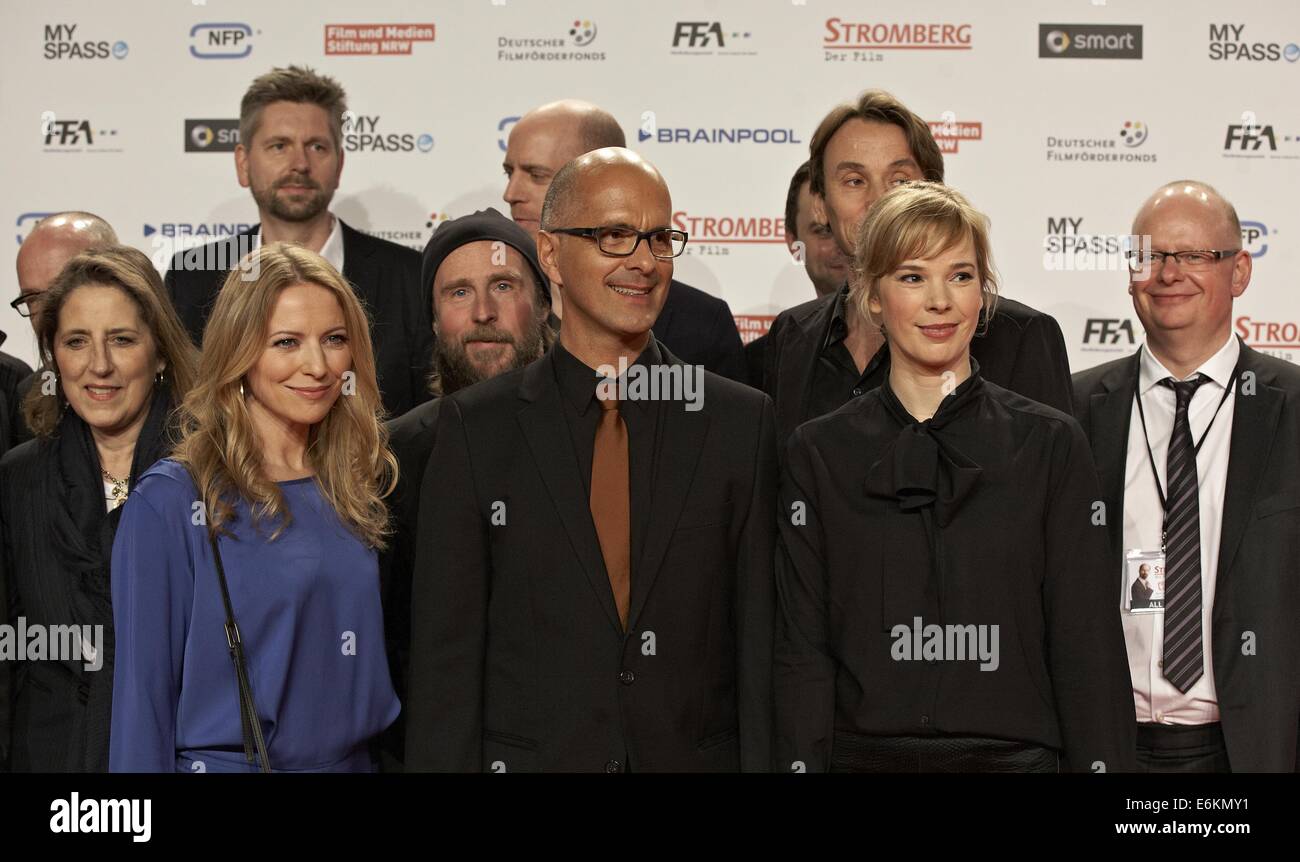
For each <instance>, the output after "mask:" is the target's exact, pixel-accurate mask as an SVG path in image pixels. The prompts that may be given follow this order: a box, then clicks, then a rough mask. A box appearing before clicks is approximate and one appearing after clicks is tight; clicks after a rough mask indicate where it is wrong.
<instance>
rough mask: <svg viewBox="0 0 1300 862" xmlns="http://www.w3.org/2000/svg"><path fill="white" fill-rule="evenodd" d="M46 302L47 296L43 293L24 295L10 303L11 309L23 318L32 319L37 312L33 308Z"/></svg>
mask: <svg viewBox="0 0 1300 862" xmlns="http://www.w3.org/2000/svg"><path fill="white" fill-rule="evenodd" d="M44 300H45V295H44V294H43V293H24V294H22V295H21V296H19V297H18V298H17V299H15V300H14V301H13V302H11V303H9V307H10V308H12V309H13V310H14V311H16V312H18V314H19V316H21V317H31V316H32V313H33V312H34V311H35V310H36V309H34V308H32V306H34V305H36V304H37V303H38V302H43V301H44Z"/></svg>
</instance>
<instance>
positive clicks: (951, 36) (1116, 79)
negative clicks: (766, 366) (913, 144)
mask: <svg viewBox="0 0 1300 862" xmlns="http://www.w3.org/2000/svg"><path fill="white" fill-rule="evenodd" d="M0 8H3V27H0V118H2V119H3V127H4V129H5V132H4V134H3V135H2V136H0V141H2V142H3V144H2V146H3V151H2V152H0V156H2V158H0V171H3V185H2V186H0V208H2V210H0V217H2V218H3V219H4V220H5V222H6V223H7V224H8V225H9V226H10V229H9V234H10V235H11V236H12V237H13V239H12V240H4V242H8V243H9V245H7V246H6V247H7V248H8V249H9V255H8V256H7V261H6V263H5V264H4V267H5V269H4V275H3V281H0V284H3V287H4V291H5V293H4V298H5V299H6V300H7V299H10V298H13V297H15V296H17V293H18V288H17V282H16V278H15V274H14V270H13V265H12V260H13V258H12V255H13V254H14V253H15V252H16V250H17V244H18V243H20V242H21V241H22V238H23V236H24V235H25V234H26V232H27V231H28V230H30V228H31V225H32V223H34V221H35V220H36V219H38V218H39V217H40V216H41V215H43V214H45V213H49V212H54V211H58V210H64V209H87V210H91V211H93V212H96V213H99V214H100V215H103V216H104V217H105V218H107V219H108V220H109V221H110V222H112V224H113V225H114V226H115V228H116V229H117V231H118V233H119V235H120V236H121V237H122V239H123V240H124V241H125V242H128V243H131V244H134V245H136V246H138V247H140V248H141V249H142V250H144V251H146V252H147V253H149V254H150V255H151V256H152V257H153V258H154V260H155V262H156V263H157V264H158V266H159V267H160V268H162V267H165V265H166V261H167V260H168V258H169V257H170V254H171V252H172V251H173V250H174V249H175V248H177V247H179V244H181V243H184V242H195V241H203V240H207V239H210V238H212V237H213V236H221V235H225V234H229V233H231V232H235V231H238V230H241V229H243V228H244V227H246V226H247V225H249V224H251V223H253V222H255V221H256V220H257V215H256V210H255V208H254V206H253V202H252V199H251V197H250V195H249V194H248V192H247V191H246V190H244V189H242V188H240V187H239V185H238V183H237V182H236V179H235V171H234V164H233V162H234V159H233V155H232V150H233V147H234V143H235V141H236V136H237V133H236V118H237V116H238V106H239V99H240V97H241V95H242V94H243V91H244V89H245V87H246V86H247V85H248V83H249V81H251V80H252V79H253V78H254V77H255V76H257V75H258V74H260V73H262V72H264V71H267V70H269V69H270V68H271V67H272V66H277V65H287V64H289V63H297V64H306V65H309V66H312V67H314V68H316V69H317V70H319V71H322V72H325V73H328V74H330V75H333V76H335V77H336V78H337V79H338V80H339V81H340V82H341V83H342V84H343V85H344V86H345V88H346V89H347V92H348V99H349V106H350V108H351V110H352V111H353V112H354V115H353V117H352V118H351V121H350V123H349V128H350V132H349V135H348V137H347V141H346V147H345V148H346V160H345V167H344V171H343V179H342V184H341V187H340V189H339V193H338V194H337V196H336V197H335V200H334V205H333V209H334V211H335V213H336V214H338V215H339V216H341V217H342V218H343V219H344V220H346V221H348V222H349V223H351V224H352V225H354V226H355V227H358V228H361V229H363V230H367V231H370V232H372V233H375V234H377V235H379V236H383V237H387V238H389V239H392V240H394V241H397V242H400V243H404V244H407V245H410V246H411V247H413V248H420V247H423V245H424V242H425V240H426V239H427V238H428V236H429V235H430V233H431V232H432V230H433V228H434V227H435V226H436V225H437V223H438V222H439V221H440V220H443V219H446V218H449V217H456V216H459V215H463V214H465V213H468V212H471V211H473V210H476V209H479V208H481V207H484V206H496V207H498V208H500V209H502V210H503V211H507V212H508V208H507V207H506V205H505V204H504V203H503V202H502V200H501V194H502V192H503V191H504V188H505V178H504V176H503V173H502V169H501V159H502V156H503V154H504V146H505V139H506V136H507V135H508V133H509V129H510V127H511V125H512V123H513V122H514V120H515V118H517V117H518V116H519V115H520V114H522V113H524V112H525V111H527V110H528V109H530V108H531V107H534V106H536V105H538V104H541V103H543V102H547V101H551V100H554V99H559V98H565V97H572V98H581V99H587V100H590V101H593V102H596V103H597V104H600V105H602V106H603V107H605V108H607V109H608V110H610V111H611V112H613V113H614V115H615V116H616V117H618V119H619V121H620V122H621V123H622V124H623V127H624V129H625V130H626V133H627V135H628V139H629V146H633V147H635V148H636V149H638V150H639V151H640V152H641V153H642V154H643V155H644V156H645V157H647V158H648V159H650V160H651V161H652V162H654V163H655V164H656V165H657V166H658V167H659V168H660V170H661V171H662V172H663V174H664V176H665V177H666V178H667V180H668V183H669V187H670V189H671V192H672V198H673V209H674V220H675V221H676V222H677V223H678V226H679V227H681V228H682V229H684V230H687V231H688V232H689V233H690V235H691V244H690V248H689V250H688V253H687V255H686V256H684V257H682V258H680V259H679V260H678V264H677V276H678V277H679V278H681V279H682V280H684V281H686V282H688V283H690V284H693V285H695V286H697V287H699V288H702V289H704V290H707V291H709V292H711V293H714V294H716V295H718V296H721V297H723V298H724V299H726V300H727V302H728V303H730V305H731V308H732V310H733V312H734V313H735V314H736V316H737V319H738V323H739V325H740V326H741V329H742V333H743V334H744V335H745V337H746V338H747V339H748V338H750V337H753V336H754V335H756V334H757V333H759V332H761V331H763V329H764V328H765V327H766V325H767V323H768V321H770V319H771V316H772V315H774V314H775V313H776V312H778V311H779V310H781V309H782V308H785V307H788V306H790V305H793V304H795V303H798V302H801V301H803V300H805V299H807V298H810V297H811V296H812V288H811V285H810V284H809V282H808V281H807V278H806V277H805V275H804V273H803V271H802V270H801V269H800V267H799V266H798V264H797V263H795V262H794V261H793V260H792V258H791V255H790V254H789V252H788V251H787V249H786V248H785V246H784V244H783V242H782V234H783V231H782V226H783V220H782V210H783V206H784V199H785V192H786V188H787V184H788V182H789V178H790V175H791V173H792V172H793V171H794V169H795V168H796V167H797V166H798V165H799V163H800V162H801V161H803V160H804V159H805V158H807V154H808V141H809V139H810V137H811V135H812V131H813V129H814V127H815V126H816V124H817V121H818V120H819V119H820V118H821V116H822V115H823V114H824V113H825V112H826V111H827V110H828V109H829V108H830V107H831V106H832V105H834V104H835V103H837V102H840V101H844V100H849V99H852V98H853V97H854V96H855V95H856V94H857V93H858V92H859V91H861V90H862V89H865V88H868V87H883V88H886V89H889V90H891V91H892V92H894V93H895V94H896V95H897V96H899V97H900V98H901V99H902V100H903V101H904V102H906V103H907V104H908V105H909V106H910V107H911V108H912V109H913V110H915V111H917V112H918V113H920V114H921V115H923V116H924V117H925V118H926V119H928V120H930V121H931V122H932V124H933V125H932V127H933V128H934V130H935V133H936V136H937V137H938V139H939V141H940V143H941V144H942V146H943V148H944V150H945V153H946V156H945V158H946V162H947V174H948V182H949V183H950V184H952V185H954V186H956V187H957V188H959V189H961V190H962V191H963V192H964V193H965V194H966V195H967V196H968V197H969V198H970V199H971V200H972V201H973V202H974V203H975V204H976V205H977V206H978V207H980V208H981V209H982V210H983V211H984V212H986V213H988V215H989V216H990V217H991V219H992V224H993V239H994V247H995V248H994V250H995V257H996V263H997V266H998V268H999V270H1000V272H1001V276H1002V285H1003V292H1004V293H1005V294H1006V295H1008V296H1011V297H1014V298H1016V299H1019V300H1021V301H1024V302H1027V303H1029V304H1031V305H1034V306H1036V307H1038V308H1040V309H1042V310H1045V311H1047V312H1049V313H1051V314H1053V315H1055V316H1056V318H1057V319H1058V320H1059V321H1060V323H1061V326H1062V329H1063V330H1064V332H1065V336H1066V340H1067V343H1068V345H1069V350H1070V360H1071V363H1072V366H1073V367H1074V368H1075V369H1076V370H1077V369H1081V368H1086V367H1088V366H1090V365H1093V364H1096V363H1098V362H1102V361H1105V360H1107V359H1110V358H1113V357H1115V356H1117V355H1121V354H1123V353H1127V352H1130V351H1132V350H1134V349H1135V348H1136V346H1137V345H1138V344H1139V343H1141V340H1142V331H1141V327H1140V325H1139V323H1138V321H1137V318H1136V316H1135V315H1134V313H1133V309H1132V306H1131V304H1130V303H1129V298H1128V296H1127V294H1126V292H1125V285H1126V274H1125V272H1124V271H1123V262H1122V260H1121V258H1120V256H1119V254H1118V252H1119V248H1118V237H1119V236H1121V235H1123V234H1126V233H1127V231H1128V226H1129V223H1130V221H1131V219H1132V216H1133V213H1134V210H1135V209H1136V207H1137V206H1138V204H1139V203H1140V202H1141V201H1142V199H1143V198H1144V197H1145V196H1146V195H1147V194H1148V193H1149V192H1150V191H1151V190H1152V189H1154V188H1155V187H1156V186H1158V185H1159V184H1161V183H1163V182H1166V181H1169V180H1173V179H1178V178H1188V177H1191V178H1197V179H1203V180H1206V181H1208V182H1210V183H1212V184H1214V185H1215V186H1217V187H1218V188H1219V189H1220V190H1221V191H1222V192H1223V193H1224V194H1225V195H1226V196H1227V197H1228V198H1229V199H1230V200H1232V201H1233V202H1234V203H1235V204H1236V206H1237V208H1238V211H1239V213H1240V216H1241V218H1242V224H1243V231H1242V232H1243V236H1242V242H1243V244H1244V245H1245V247H1247V248H1249V249H1250V250H1251V251H1252V252H1253V253H1254V255H1255V257H1256V264H1255V273H1254V278H1253V281H1252V283H1251V285H1250V288H1249V290H1248V291H1247V293H1246V294H1245V296H1244V297H1243V298H1242V299H1240V300H1239V301H1238V302H1237V306H1236V311H1235V321H1234V324H1235V327H1236V330H1237V331H1238V332H1239V333H1240V334H1241V335H1242V336H1243V337H1244V338H1245V339H1246V340H1247V342H1248V343H1249V344H1251V345H1252V346H1255V347H1257V348H1260V349H1263V350H1266V351H1268V352H1270V353H1273V354H1275V355H1279V356H1282V357H1284V358H1287V359H1291V360H1293V361H1296V360H1300V291H1297V289H1296V286H1295V283H1296V278H1295V275H1294V273H1295V271H1296V264H1297V262H1298V260H1300V258H1298V255H1300V252H1298V250H1297V248H1296V246H1295V243H1294V242H1293V241H1292V239H1291V237H1292V234H1293V232H1294V230H1295V227H1296V225H1297V223H1298V222H1300V217H1298V216H1297V209H1296V206H1295V201H1296V196H1297V190H1298V188H1300V107H1298V105H1300V103H1298V102H1297V99H1296V92H1297V82H1300V45H1298V44H1297V43H1300V4H1297V3H1295V2H1293V0H1285V2H1283V0H1271V2H1265V0H1243V2H1234V3H1222V2H1210V0H1190V2H1174V0H1162V1H1161V2H1155V0H1148V2H1133V0H1129V2H1123V0H1069V2H1065V0H1058V2H1028V0H1008V2H991V0H990V2H981V3H976V2H957V0H946V2H939V0H911V2H862V0H806V2H803V1H802V0H793V2H792V0H753V1H752V2H741V0H714V2H708V0H655V2H631V0H629V2H623V0H603V2H594V0H587V2H565V0H561V2H554V0H549V2H548V0H439V2H428V0H426V2H398V0H367V2H358V0H314V2H266V0H262V2H243V0H193V2H184V0H168V2H164V0H115V2H103V0H100V1H99V2H91V0H80V2H78V0H43V2H41V3H18V2H13V0H3V2H2V3H0ZM0 327H2V328H3V329H4V331H6V332H7V333H8V334H9V339H8V341H7V343H6V344H5V347H4V349H5V350H6V351H8V352H10V353H13V354H15V355H17V356H20V357H22V358H23V359H25V360H27V361H28V362H29V363H30V362H33V359H34V353H35V350H34V343H33V337H32V333H31V329H30V327H29V325H28V322H27V321H25V320H22V319H21V318H19V317H18V315H17V314H16V313H15V312H13V311H12V310H11V309H10V308H8V307H5V306H3V305H0Z"/></svg>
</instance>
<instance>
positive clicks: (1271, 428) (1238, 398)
mask: <svg viewBox="0 0 1300 862" xmlns="http://www.w3.org/2000/svg"><path fill="white" fill-rule="evenodd" d="M1258 360H1259V354H1258V353H1256V352H1255V351H1254V350H1252V349H1251V348H1249V347H1247V346H1246V344H1245V342H1242V344H1241V357H1240V359H1238V360H1237V367H1238V368H1239V369H1240V370H1241V372H1242V376H1241V378H1240V379H1238V381H1237V394H1236V395H1234V396H1233V399H1234V400H1233V408H1232V410H1233V412H1232V442H1231V444H1230V445H1229V448H1228V479H1227V488H1226V489H1225V491H1224V493H1223V526H1222V528H1221V533H1220V538H1219V568H1218V576H1217V579H1216V583H1217V586H1216V588H1215V589H1216V592H1215V595H1216V596H1219V595H1224V594H1225V591H1222V590H1221V588H1222V586H1223V584H1224V583H1225V582H1226V581H1227V578H1228V575H1229V572H1230V570H1231V568H1232V561H1233V559H1234V558H1235V557H1236V554H1237V547H1238V545H1240V544H1241V536H1242V533H1244V532H1245V531H1246V524H1247V522H1249V520H1250V515H1251V510H1252V508H1253V507H1254V504H1255V501H1256V500H1257V499H1258V489H1259V483H1260V480H1261V479H1263V477H1264V468H1265V467H1266V466H1267V465H1268V458H1269V453H1270V452H1271V451H1272V449H1273V438H1274V436H1275V435H1276V433H1277V426H1278V422H1279V421H1280V419H1281V416H1282V400H1283V399H1282V393H1281V392H1280V391H1279V390H1277V389H1275V388H1274V387H1273V386H1272V385H1271V383H1272V381H1273V378H1272V375H1271V374H1269V372H1268V371H1267V370H1266V369H1265V368H1263V367H1262V364H1261V363H1260V362H1259V361H1258ZM1252 390H1253V392H1252ZM1215 604H1218V602H1217V601H1216V602H1215Z"/></svg>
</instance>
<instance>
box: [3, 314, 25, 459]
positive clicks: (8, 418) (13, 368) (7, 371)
mask: <svg viewBox="0 0 1300 862" xmlns="http://www.w3.org/2000/svg"><path fill="white" fill-rule="evenodd" d="M4 342H5V334H4V333H3V332H0V344H4ZM31 376H32V369H31V367H30V366H29V365H28V364H27V363H26V362H23V361H22V360H21V359H19V358H18V357H17V356H10V355H9V354H8V353H3V352H0V399H3V408H4V410H3V415H0V455H3V454H4V453H5V452H7V451H8V450H9V448H10V447H12V446H17V445H18V444H19V443H22V442H23V441H24V440H30V439H31V437H32V434H31V432H30V431H28V430H27V423H26V422H25V421H23V396H24V395H25V394H27V387H28V386H30V385H31V383H30V382H27V380H28V378H30V377H31ZM24 384H25V385H24Z"/></svg>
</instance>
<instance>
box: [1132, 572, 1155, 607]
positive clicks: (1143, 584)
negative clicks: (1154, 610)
mask: <svg viewBox="0 0 1300 862" xmlns="http://www.w3.org/2000/svg"><path fill="white" fill-rule="evenodd" d="M1149 571H1150V566H1147V565H1146V564H1145V563H1144V564H1143V565H1141V566H1139V567H1138V576H1137V580H1135V581H1133V586H1132V587H1130V588H1129V602H1130V604H1129V607H1131V608H1133V609H1134V610H1141V609H1142V608H1149V607H1151V593H1152V589H1151V583H1150V581H1148V580H1147V573H1148V572H1149Z"/></svg>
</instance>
